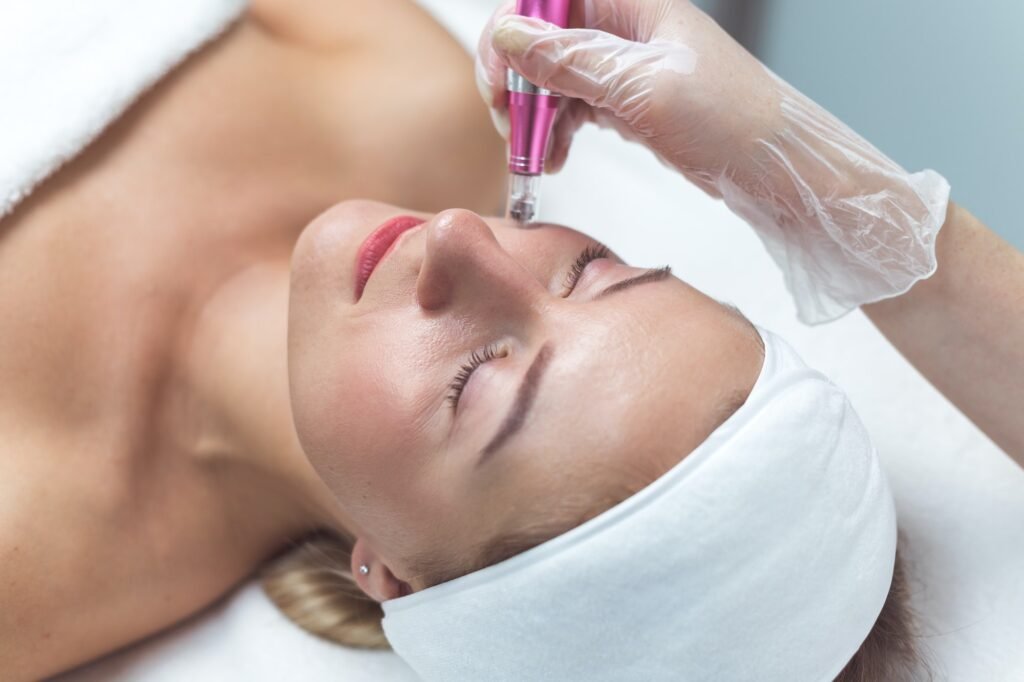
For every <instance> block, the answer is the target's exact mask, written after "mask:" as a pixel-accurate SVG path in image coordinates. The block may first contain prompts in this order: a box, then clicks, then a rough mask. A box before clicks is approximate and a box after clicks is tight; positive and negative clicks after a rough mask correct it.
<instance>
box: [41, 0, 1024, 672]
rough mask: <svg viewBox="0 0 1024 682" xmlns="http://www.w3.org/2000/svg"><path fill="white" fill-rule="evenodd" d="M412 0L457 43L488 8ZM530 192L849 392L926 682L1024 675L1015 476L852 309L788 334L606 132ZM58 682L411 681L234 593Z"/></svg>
mask: <svg viewBox="0 0 1024 682" xmlns="http://www.w3.org/2000/svg"><path fill="white" fill-rule="evenodd" d="M421 4H422V5H424V6H425V7H426V8H427V9H428V10H430V11H431V12H433V13H434V14H435V16H437V17H438V19H439V20H440V21H441V22H442V23H443V24H445V25H446V26H447V27H448V28H449V30H451V31H452V32H453V33H454V34H455V35H456V36H458V37H459V39H460V40H462V41H463V43H464V44H466V45H467V47H470V48H471V47H473V46H474V45H475V41H476V36H477V34H478V32H479V29H480V27H481V26H482V24H483V21H484V20H485V19H486V17H487V15H488V14H489V12H490V10H491V8H492V7H493V6H494V5H495V4H496V0H421ZM545 185H546V186H545V193H544V206H543V208H542V216H543V217H544V218H545V219H550V220H554V221H557V222H562V223H565V224H568V225H572V226H576V227H579V228H581V229H584V230H586V231H587V232H590V233H591V234H593V235H595V236H596V237H598V238H600V239H602V240H604V241H606V242H607V243H608V244H609V245H610V246H611V247H612V248H613V249H615V250H616V251H617V252H618V253H619V254H621V255H622V256H624V257H625V258H626V259H627V260H630V261H633V262H636V263H639V264H648V265H662V264H665V263H669V264H671V265H672V266H673V268H674V270H675V272H676V274H678V275H679V276H680V277H682V278H683V279H685V280H688V281H689V282H690V283H692V284H693V285H694V286H696V287H698V288H700V289H702V290H704V291H706V292H707V293H709V294H711V295H712V296H715V297H716V298H718V299H720V300H724V301H728V302H731V303H734V304H736V305H738V306H739V307H740V308H741V309H742V310H743V311H744V312H745V313H746V314H747V315H748V316H749V317H750V318H751V319H752V320H754V321H755V322H756V323H758V324H760V325H762V326H765V327H768V328H770V329H772V330H774V331H776V332H778V333H779V334H781V335H782V336H784V337H785V338H786V339H788V340H789V341H790V342H791V343H792V344H793V345H794V346H795V347H796V348H797V349H798V350H799V351H800V352H801V353H802V354H803V356H804V357H805V359H806V360H807V361H808V362H809V363H810V364H811V365H813V366H816V367H818V368H820V369H822V370H823V371H825V372H826V373H827V374H829V375H830V376H831V377H832V378H833V379H834V380H835V381H836V382H837V383H838V384H839V385H841V386H843V387H844V388H845V389H846V390H847V391H848V392H849V394H850V396H851V400H852V401H853V403H854V405H855V406H856V408H857V410H858V411H859V412H860V414H861V415H862V417H863V419H864V421H865V423H866V424H867V426H868V428H869V430H870V431H871V433H872V434H873V436H874V438H875V440H876V442H877V444H878V448H879V451H880V453H881V455H882V458H883V461H884V464H885V467H886V470H887V471H888V473H889V476H890V478H891V481H892V484H893V488H894V491H895V494H896V497H897V507H898V511H899V515H900V526H901V530H902V532H903V534H904V536H905V537H904V540H905V543H904V547H903V553H904V555H905V558H906V561H907V564H908V568H909V570H910V573H911V581H912V585H913V590H912V591H913V597H912V599H913V603H914V606H915V608H916V609H917V611H918V612H919V614H920V616H921V620H922V630H923V633H922V634H923V635H924V637H923V639H922V640H921V643H922V645H923V648H924V652H925V655H926V658H927V659H928V661H929V665H930V667H931V669H932V672H933V674H934V679H936V680H1010V679H1024V647H1021V646H1020V642H1021V641H1024V580H1022V579H1021V575H1024V470H1022V469H1021V468H1020V467H1018V466H1017V465H1016V464H1014V463H1013V462H1012V461H1011V460H1009V458H1007V457H1006V456H1005V455H1004V454H1003V453H1002V452H1000V451H999V449H998V448H996V447H995V446H994V445H993V444H992V443H991V442H990V441H988V439H986V438H985V436H984V435H983V434H981V433H980V432H979V431H978V430H977V429H976V428H975V427H974V426H973V425H972V424H971V423H970V422H969V421H968V420H967V419H966V418H964V417H963V415H961V414H960V413H959V412H958V411H957V410H956V409H955V408H953V407H952V406H951V405H950V404H949V403H948V402H947V401H946V400H945V399H944V398H943V397H942V396H941V395H940V394H939V393H937V392H936V391H935V390H934V389H933V388H932V387H931V386H930V385H929V384H928V383H927V382H926V381H925V380H924V379H923V378H922V377H921V376H920V375H919V374H918V373H917V372H916V371H915V370H914V369H913V368H912V367H910V365H909V364H908V363H907V362H906V361H904V360H903V359H902V358H901V357H900V355H899V354H898V353H897V352H896V351H895V350H893V349H892V347H891V346H889V345H888V343H887V342H886V341H885V340H884V338H883V337H882V336H881V335H880V334H879V333H878V332H877V331H876V330H875V329H874V327H873V326H872V325H871V324H870V322H868V320H867V319H866V318H865V317H864V316H863V315H862V314H861V313H860V312H855V313H853V314H851V315H848V316H847V317H845V318H843V319H841V320H839V321H837V322H835V323H833V324H830V325H827V326H824V327H817V328H808V327H804V326H802V325H800V324H799V323H798V322H797V321H796V316H795V309H794V307H793V305H792V303H791V302H790V300H789V297H788V295H787V294H786V292H785V288H784V285H783V282H782V277H781V275H780V273H779V272H778V270H777V269H776V268H775V266H774V265H773V264H772V262H771V261H770V259H769V258H768V256H767V254H766V253H765V250H764V248H763V247H762V246H761V244H760V242H759V241H758V240H757V238H756V237H755V236H754V235H753V234H752V232H751V231H750V230H749V228H747V226H746V225H744V224H743V223H742V222H741V221H740V220H738V219H737V218H735V217H734V216H732V215H731V214H730V213H729V212H728V211H727V210H726V208H725V207H724V206H723V205H722V204H721V203H719V202H716V201H713V200H711V199H709V198H707V197H706V196H704V195H703V194H701V193H700V192H699V191H698V190H696V189H694V188H692V187H690V186H689V185H687V184H686V183H685V182H684V181H683V180H681V179H680V178H678V177H677V176H675V175H673V174H672V173H670V172H669V171H667V170H666V169H664V168H663V167H662V166H661V165H660V164H659V163H658V162H657V161H656V160H655V159H654V158H653V157H652V156H651V155H650V154H649V153H647V152H646V151H644V150H642V149H639V148H637V147H633V146H629V145H625V144H623V143H621V142H620V141H619V140H618V138H617V137H616V136H615V135H614V134H612V133H609V132H607V131H598V130H588V131H585V132H583V133H582V134H581V135H580V136H579V138H578V139H577V142H576V145H575V147H574V149H573V152H572V155H571V158H570V161H569V165H568V167H567V169H566V170H565V171H564V172H563V173H562V174H560V175H558V176H555V177H551V178H548V179H546V181H545ZM954 191H955V188H954ZM61 679H62V680H63V681H64V682H94V681H98V680H104V681H107V680H114V681H119V682H127V681H130V680H145V681H147V682H148V681H150V680H154V681H163V680H168V681H170V680H195V681H205V680H211V681H212V680H218V681H220V680H249V681H252V682H263V681H266V682H270V681H272V680H273V681H275V682H276V681H279V680H304V681H307V682H319V681H321V680H323V681H327V680H346V681H351V682H358V681H361V680H374V681H376V682H404V681H406V680H413V679H414V675H413V674H412V673H411V672H410V671H409V670H408V668H406V667H405V666H404V665H403V664H402V663H401V662H400V661H399V660H398V659H397V658H396V657H395V656H394V655H392V654H388V653H368V652H360V651H351V650H346V649H344V648H342V647H337V646H333V645H330V644H328V643H326V642H323V641H321V640H318V639H316V638H314V637H312V636H309V635H307V634H306V633H304V632H303V631H301V630H299V629H298V628H297V627H295V626H293V625H292V624H291V623H289V622H288V621H287V620H285V619H284V618H283V617H282V616H281V615H280V613H279V612H278V611H277V610H276V609H275V608H274V607H273V605H272V604H270V602H269V601H268V600H267V599H266V597H265V596H264V595H263V593H262V592H261V591H260V589H259V588H258V587H257V586H255V585H253V584H250V585H246V586H243V587H242V588H240V590H238V591H237V592H236V593H234V594H233V595H231V596H229V597H228V598H226V599H225V600H224V601H223V602H221V603H220V604H219V605H217V606H216V607H215V608H213V609H210V610H208V611H207V612H205V613H204V614H201V615H200V616H198V617H196V618H195V619H193V620H191V621H188V622H187V623H185V624H183V625H181V626H179V627H177V628H175V629H173V630H172V631H170V632H168V633H166V634H164V635H161V636H158V637H155V638H153V639H151V640H148V641H146V642H144V643H142V644H140V645H136V646H134V647H132V648H130V649H128V650H126V651H124V652H121V653H119V654H115V655H113V656H110V657H108V658H106V659H104V660H102V661H99V662H97V663H94V664H92V665H90V666H87V667H85V668H83V669H80V670H79V671H76V672H74V673H70V674H68V675H65V676H63V677H62V678H61Z"/></svg>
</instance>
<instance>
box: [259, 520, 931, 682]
mask: <svg viewBox="0 0 1024 682" xmlns="http://www.w3.org/2000/svg"><path fill="white" fill-rule="evenodd" d="M547 535H548V533H547V532H543V533H542V535H541V537H539V538H537V537H535V538H533V544H534V545H536V544H540V543H541V542H543V541H545V540H547V539H548V538H547V537H545V536H547ZM525 543H526V536H525V535H524V536H523V537H521V538H518V539H513V540H511V541H510V540H509V539H507V538H505V539H503V540H502V541H501V542H498V543H493V544H492V545H491V551H489V552H485V553H483V554H482V555H481V561H480V563H483V562H484V561H487V563H485V564H484V565H488V564H490V563H497V561H500V560H501V559H502V558H504V557H502V555H503V554H506V553H511V554H509V555H510V556H511V555H514V554H516V553H518V552H521V551H524V550H525V549H526V547H523V546H522V545H524V544H525ZM352 544H353V543H352V539H351V538H348V537H345V536H344V535H341V534H339V533H335V532H331V531H321V532H318V533H316V534H314V535H313V536H311V537H308V538H307V539H305V540H304V541H303V542H302V543H301V544H300V546H299V547H298V548H297V549H294V550H293V551H290V552H288V553H287V554H284V555H282V556H280V557H279V558H277V559H276V560H273V561H272V562H271V563H270V564H268V565H267V566H266V567H265V568H264V569H263V571H262V575H261V582H262V584H263V589H264V590H265V591H266V593H267V595H268V596H269V597H270V599H271V600H272V601H273V602H274V603H275V604H276V605H277V607H278V608H279V609H281V611H282V612H283V613H284V614H285V616H287V617H288V618H289V619H290V620H292V621H293V622H294V623H295V624H297V625H298V626H299V627H301V628H303V629H304V630H306V631H307V632H310V633H312V634H314V635H316V636H318V637H322V638H323V639H327V640H330V641H332V642H335V643H337V644H343V645H345V646H350V647H357V648H362V649H387V648H389V647H388V643H387V640H386V639H385V637H384V631H383V630H382V629H381V619H382V618H383V612H382V611H381V608H380V605H379V604H377V602H375V601H373V600H372V599H370V598H369V597H368V596H366V595H365V594H364V593H363V592H362V590H360V589H359V587H358V586H357V585H356V582H355V579H354V578H353V576H352V571H351V558H352ZM488 560H489V561H488ZM476 563H477V562H474V564H476ZM468 572H469V571H465V570H464V571H460V573H468ZM438 577H439V576H435V580H436V579H437V578H438ZM454 577H456V576H454V575H453V576H451V578H454ZM449 579H450V578H449ZM438 581H439V582H441V581H440V580H438ZM431 582H434V581H433V580H431ZM915 643H916V634H915V626H914V619H913V616H912V613H911V611H910V605H909V594H908V584H907V578H906V574H905V572H904V569H903V564H902V561H901V559H900V555H899V552H897V554H896V567H895V570H894V572H893V579H892V586H891V587H890V588H889V595H888V596H887V597H886V600H885V604H884V605H883V606H882V611H881V613H880V614H879V616H878V620H877V621H876V622H875V625H874V626H873V627H872V629H871V632H870V633H869V634H868V636H867V638H866V639H865V640H864V642H863V643H862V644H861V646H860V649H858V650H857V653H856V654H854V656H853V658H851V659H850V661H849V663H847V664H846V666H845V667H844V668H843V670H842V672H840V673H839V675H838V676H837V677H836V682H869V681H870V682H879V681H884V682H902V681H903V680H913V679H915V675H917V669H918V667H919V663H920V661H919V656H918V653H917V650H916V646H915Z"/></svg>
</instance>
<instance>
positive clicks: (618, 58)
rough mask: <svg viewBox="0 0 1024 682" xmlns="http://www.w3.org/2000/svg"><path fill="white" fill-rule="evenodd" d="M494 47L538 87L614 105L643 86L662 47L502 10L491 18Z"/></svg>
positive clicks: (603, 105) (594, 102)
mask: <svg viewBox="0 0 1024 682" xmlns="http://www.w3.org/2000/svg"><path fill="white" fill-rule="evenodd" d="M493 45H494V49H495V51H496V52H497V54H498V55H499V57H504V58H505V59H506V60H508V63H509V64H510V65H511V67H512V68H513V69H515V70H516V71H518V72H519V73H521V74H522V75H523V76H524V77H525V78H526V79H527V80H528V81H530V82H531V83H533V84H535V85H537V86H538V87H542V88H547V89H549V90H552V91H554V92H557V93H559V94H562V95H565V96H567V97H573V98H576V99H581V100H583V101H585V102H587V103H588V104H590V105H592V106H596V107H599V108H605V109H613V110H614V109H615V108H616V107H617V105H618V104H619V103H620V102H621V101H622V99H623V96H624V95H626V94H627V90H628V94H634V95H635V94H637V93H638V92H639V91H642V90H644V89H646V79H647V78H648V77H649V75H650V74H651V73H652V71H651V69H650V68H644V67H645V66H650V67H656V62H657V61H658V60H660V59H661V58H662V54H663V51H662V50H660V49H658V48H657V47H655V46H653V45H650V44H646V43H635V42H632V41H630V40H626V39H623V38H619V37H618V36H615V35H612V34H610V33H604V32H603V31H594V30H589V29H559V28H557V27H555V26H552V25H551V24H547V23H546V22H542V21H538V20H536V19H527V18H525V17H518V16H506V17H503V18H501V19H500V20H498V21H497V22H496V23H495V28H494V36H493Z"/></svg>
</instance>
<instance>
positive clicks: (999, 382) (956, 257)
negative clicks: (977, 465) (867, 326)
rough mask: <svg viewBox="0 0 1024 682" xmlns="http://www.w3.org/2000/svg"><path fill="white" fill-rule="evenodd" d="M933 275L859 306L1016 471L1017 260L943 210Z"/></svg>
mask: <svg viewBox="0 0 1024 682" xmlns="http://www.w3.org/2000/svg"><path fill="white" fill-rule="evenodd" d="M936 256H937V260H938V270H937V271H936V273H935V274H934V275H932V276H931V277H930V278H928V279H926V280H923V281H921V282H918V283H917V284H915V285H914V287H913V288H911V289H910V291H908V292H907V293H905V294H903V295H902V296H899V297H897V298H892V299H888V300H885V301H879V302H878V303H872V304H868V305H865V306H863V310H864V312H865V313H867V315H868V317H869V318H870V319H871V321H872V322H874V324H875V326H877V327H878V328H879V330H881V332H882V333H883V334H885V336H886V337H887V338H888V339H889V341H890V342H892V344H893V345H894V346H896V348H898V349H899V351H900V352H901V353H902V354H903V355H904V357H906V358H907V360H909V361H910V362H911V363H912V364H913V365H914V367H916V368H917V369H918V370H919V371H920V372H921V373H922V374H923V375H924V376H925V377H926V378H927V379H928V380H929V381H930V382H931V383H932V384H933V385H934V386H935V387H936V388H937V389H939V390H940V391H941V392H942V393H943V394H944V395H945V396H946V397H947V398H949V400H950V401H951V402H953V404H954V405H956V406H957V407H958V408H960V410H962V411H963V413H964V414H966V415H967V416H968V417H969V418H970V419H971V420H972V421H973V422H974V423H975V424H977V426H978V427H979V428H980V429H981V430H982V431H984V432H985V433H986V434H987V435H988V436H989V437H990V438H991V439H992V440H993V441H994V442H995V443H996V444H997V445H999V446H1000V447H1001V448H1003V450H1005V451H1006V453H1007V454H1009V455H1010V456H1011V457H1013V458H1014V459H1015V460H1016V461H1017V463H1019V464H1021V465H1022V466H1024V254H1022V253H1021V252H1019V251H1017V250H1016V249H1014V248H1013V247H1012V246H1010V245H1009V244H1008V243H1006V242H1005V241H1003V240H1002V239H1000V238H999V237H998V236H997V235H996V234H995V233H993V232H992V231H991V230H989V229H988V228H987V227H985V225H983V224H982V223H981V221H979V220H978V219H977V218H975V217H974V216H972V215H971V214H970V213H969V212H968V211H967V210H966V209H964V208H962V207H960V206H957V205H956V204H954V203H950V207H949V211H948V213H947V216H946V223H945V224H944V226H943V228H942V230H941V231H940V232H939V236H938V240H937V242H936Z"/></svg>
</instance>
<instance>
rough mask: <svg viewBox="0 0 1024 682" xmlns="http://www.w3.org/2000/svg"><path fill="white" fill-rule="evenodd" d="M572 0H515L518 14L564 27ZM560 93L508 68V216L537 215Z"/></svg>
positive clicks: (523, 218)
mask: <svg viewBox="0 0 1024 682" xmlns="http://www.w3.org/2000/svg"><path fill="white" fill-rule="evenodd" d="M569 6H570V0H516V14H519V15H522V16H524V17H534V18H537V19H543V20H544V21H547V22H548V23H551V24H555V25H556V26H561V27H562V28H565V27H567V26H568V25H569ZM560 99H561V97H560V96H559V95H556V94H553V93H552V92H551V91H550V90H545V89H544V88H538V87H537V86H536V85H534V84H533V83H531V82H529V81H528V80H526V79H525V78H523V76H522V75H520V74H518V73H516V72H515V71H513V70H512V69H509V71H508V119H509V136H508V142H509V155H508V170H509V173H510V174H511V177H510V179H509V185H508V203H507V204H506V207H507V208H506V210H507V214H508V217H510V218H514V219H515V220H517V221H519V222H520V223H522V224H524V225H525V224H526V223H529V222H530V221H532V220H533V219H534V217H535V216H536V215H537V209H538V206H539V201H540V176H541V175H542V174H543V173H544V160H545V157H546V156H547V151H548V140H549V139H550V138H551V128H552V126H553V125H554V122H555V114H557V113H558V103H559V101H560Z"/></svg>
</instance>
